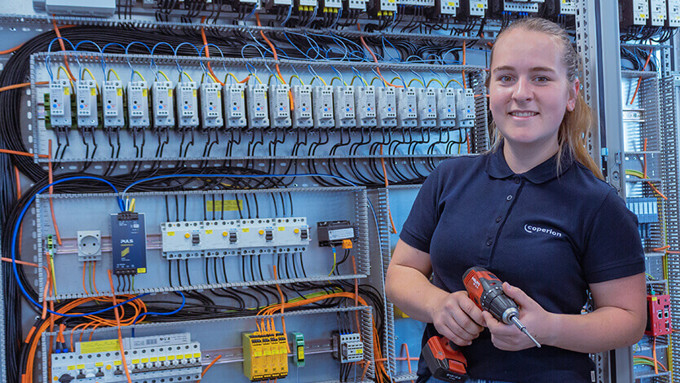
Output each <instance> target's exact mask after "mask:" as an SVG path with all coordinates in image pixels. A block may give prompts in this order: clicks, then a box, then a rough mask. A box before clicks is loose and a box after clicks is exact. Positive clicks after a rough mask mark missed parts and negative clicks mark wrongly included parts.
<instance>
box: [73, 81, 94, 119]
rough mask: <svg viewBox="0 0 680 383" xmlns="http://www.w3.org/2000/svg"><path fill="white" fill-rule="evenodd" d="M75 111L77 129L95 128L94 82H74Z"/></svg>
mask: <svg viewBox="0 0 680 383" xmlns="http://www.w3.org/2000/svg"><path fill="white" fill-rule="evenodd" d="M76 110H77V114H78V120H77V121H78V127H79V128H96V127H97V126H98V125H99V115H98V112H97V82H96V81H94V80H80V81H78V82H76Z"/></svg>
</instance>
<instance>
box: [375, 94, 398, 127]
mask: <svg viewBox="0 0 680 383" xmlns="http://www.w3.org/2000/svg"><path fill="white" fill-rule="evenodd" d="M377 89H378V127H379V128H394V127H396V126H397V92H396V91H395V90H394V88H392V87H390V88H386V87H382V88H377Z"/></svg>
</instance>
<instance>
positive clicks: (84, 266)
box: [83, 261, 90, 295]
mask: <svg viewBox="0 0 680 383" xmlns="http://www.w3.org/2000/svg"><path fill="white" fill-rule="evenodd" d="M85 269H87V261H85V262H84V263H83V290H85V295H90V293H89V292H88V291H87V287H85Z"/></svg>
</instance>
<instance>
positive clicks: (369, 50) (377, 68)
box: [357, 22, 404, 88]
mask: <svg viewBox="0 0 680 383" xmlns="http://www.w3.org/2000/svg"><path fill="white" fill-rule="evenodd" d="M357 29H358V30H359V32H361V26H360V25H359V23H358V22H357ZM359 39H360V40H361V44H363V46H364V48H366V50H367V51H368V53H370V54H371V56H373V62H374V63H375V64H376V67H375V69H376V72H377V73H378V76H380V79H381V80H383V82H384V83H385V84H387V85H389V86H392V87H395V88H403V87H404V86H403V85H394V84H392V83H391V82H389V81H387V80H385V78H384V77H383V75H382V73H380V67H379V66H378V58H377V57H376V56H375V53H373V51H372V50H371V48H369V47H368V44H366V40H364V36H359Z"/></svg>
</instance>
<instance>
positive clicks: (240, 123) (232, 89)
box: [224, 84, 248, 128]
mask: <svg viewBox="0 0 680 383" xmlns="http://www.w3.org/2000/svg"><path fill="white" fill-rule="evenodd" d="M224 110H225V112H226V116H227V120H226V125H227V128H245V127H246V126H248V123H247V122H246V87H245V85H243V84H232V85H230V84H227V85H225V86H224Z"/></svg>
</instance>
